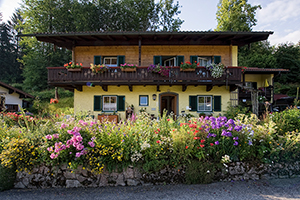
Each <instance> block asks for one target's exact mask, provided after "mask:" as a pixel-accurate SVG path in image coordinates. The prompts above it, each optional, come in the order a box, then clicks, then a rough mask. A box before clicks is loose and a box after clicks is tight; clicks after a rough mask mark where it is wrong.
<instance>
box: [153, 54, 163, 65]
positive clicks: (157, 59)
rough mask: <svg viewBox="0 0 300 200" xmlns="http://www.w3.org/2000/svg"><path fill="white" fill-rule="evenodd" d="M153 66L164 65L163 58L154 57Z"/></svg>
mask: <svg viewBox="0 0 300 200" xmlns="http://www.w3.org/2000/svg"><path fill="white" fill-rule="evenodd" d="M153 64H154V65H157V64H159V65H162V59H161V56H153Z"/></svg>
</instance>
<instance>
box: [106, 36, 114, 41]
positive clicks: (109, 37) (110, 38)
mask: <svg viewBox="0 0 300 200" xmlns="http://www.w3.org/2000/svg"><path fill="white" fill-rule="evenodd" d="M106 37H107V38H108V39H109V40H111V41H115V39H114V38H112V37H111V36H109V35H107V36H106Z"/></svg>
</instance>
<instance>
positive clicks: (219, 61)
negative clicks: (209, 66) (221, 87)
mask: <svg viewBox="0 0 300 200" xmlns="http://www.w3.org/2000/svg"><path fill="white" fill-rule="evenodd" d="M214 63H215V64H219V63H221V56H214Z"/></svg>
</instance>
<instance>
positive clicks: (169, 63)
mask: <svg viewBox="0 0 300 200" xmlns="http://www.w3.org/2000/svg"><path fill="white" fill-rule="evenodd" d="M175 65H176V57H173V58H169V59H166V60H165V61H164V66H175Z"/></svg>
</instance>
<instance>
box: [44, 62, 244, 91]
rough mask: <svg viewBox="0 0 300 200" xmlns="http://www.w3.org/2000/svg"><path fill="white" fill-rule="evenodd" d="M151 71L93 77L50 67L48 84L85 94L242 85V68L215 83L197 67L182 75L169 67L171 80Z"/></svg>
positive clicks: (87, 71)
mask: <svg viewBox="0 0 300 200" xmlns="http://www.w3.org/2000/svg"><path fill="white" fill-rule="evenodd" d="M147 68H148V67H138V68H137V70H136V72H122V71H121V69H120V68H119V67H115V68H111V69H109V70H108V71H106V72H104V73H97V74H95V73H92V71H91V70H90V68H89V67H83V68H82V70H81V71H80V72H70V71H68V70H67V69H66V68H64V67H48V68H47V69H48V83H49V84H50V85H53V86H57V87H64V88H66V89H70V90H72V89H74V88H75V89H77V90H82V85H86V84H87V83H88V82H91V83H93V85H100V86H102V88H103V89H104V90H105V87H107V85H128V86H129V87H130V86H131V87H132V85H157V86H159V85H183V90H185V89H184V87H186V86H187V85H207V86H208V87H211V86H214V85H218V86H222V85H229V86H234V85H235V84H240V83H241V68H239V67H228V68H227V69H226V70H225V72H224V74H223V76H222V77H221V78H218V79H215V78H213V77H212V76H211V75H210V71H209V70H207V69H206V68H205V67H198V68H197V69H196V70H195V71H193V72H183V71H180V68H179V67H170V68H169V69H170V72H169V76H168V77H164V76H161V75H160V74H158V73H152V72H149V71H148V70H147Z"/></svg>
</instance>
